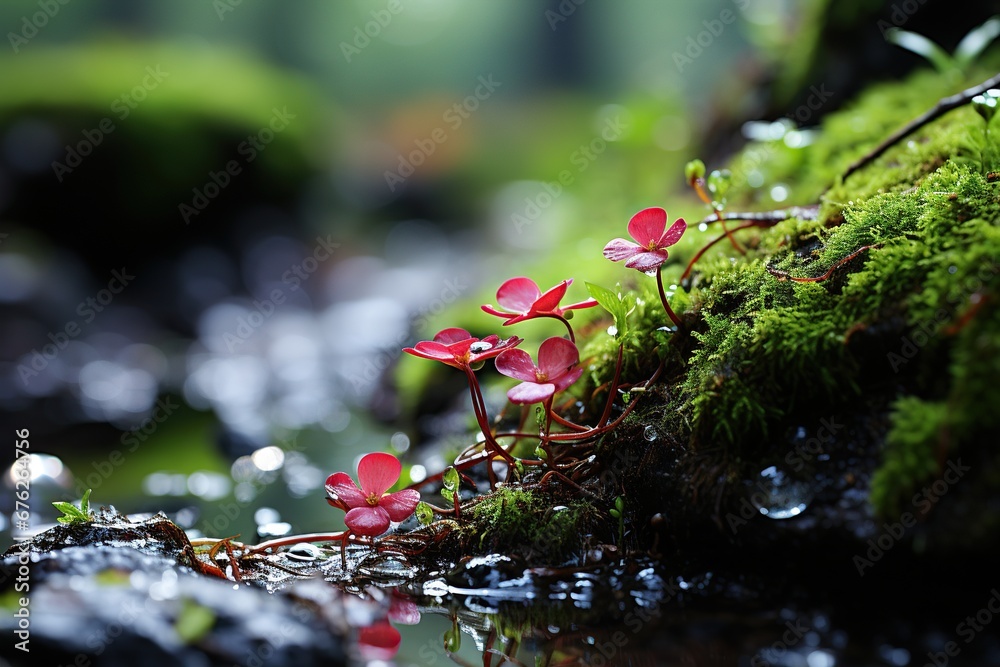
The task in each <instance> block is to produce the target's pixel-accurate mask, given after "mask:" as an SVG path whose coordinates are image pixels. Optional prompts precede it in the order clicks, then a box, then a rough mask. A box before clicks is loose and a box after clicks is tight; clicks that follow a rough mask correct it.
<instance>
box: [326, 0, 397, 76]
mask: <svg viewBox="0 0 1000 667" xmlns="http://www.w3.org/2000/svg"><path fill="white" fill-rule="evenodd" d="M404 7H405V5H404V4H403V3H402V2H401V0H389V2H388V4H387V5H386V6H385V9H373V10H372V11H371V17H372V20H371V21H368V22H367V23H365V24H364V26H355V27H354V32H353V33H352V37H353V38H354V39H352V40H351V41H350V42H341V43H340V52H341V53H343V54H344V60H346V61H347V62H348V63H350V62H351V59H352V58H354V57H355V56H357V55H359V54H360V53H361V52H362V51H364V50H365V49H366V48H367V47H368V45H369V44H371V43H372V40H373V39H375V38H377V37H378V36H379V35H381V34H382V31H383V30H384V29H385V28H387V27H388V26H389V24H390V23H392V18H393V17H394V16H396V15H397V14H401V13H402V12H403V9H404Z"/></svg>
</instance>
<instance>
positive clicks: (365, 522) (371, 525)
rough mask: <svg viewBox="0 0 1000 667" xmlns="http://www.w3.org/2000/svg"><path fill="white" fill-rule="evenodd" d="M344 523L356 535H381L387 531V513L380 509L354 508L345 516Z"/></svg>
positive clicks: (366, 506) (368, 507) (367, 506)
mask: <svg viewBox="0 0 1000 667" xmlns="http://www.w3.org/2000/svg"><path fill="white" fill-rule="evenodd" d="M344 523H346V524H347V527H348V528H350V529H351V532H353V533H355V534H357V535H370V536H375V535H381V534H382V533H384V532H385V531H387V530H389V513H388V512H386V511H385V510H384V509H382V508H381V507H377V506H376V507H371V506H369V505H365V506H364V507H355V508H354V509H352V510H351V511H350V512H348V513H347V516H345V517H344Z"/></svg>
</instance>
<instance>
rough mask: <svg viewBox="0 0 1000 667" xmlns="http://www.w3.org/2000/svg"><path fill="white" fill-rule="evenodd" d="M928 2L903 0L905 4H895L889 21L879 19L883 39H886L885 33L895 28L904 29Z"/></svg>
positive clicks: (877, 24) (925, 0)
mask: <svg viewBox="0 0 1000 667" xmlns="http://www.w3.org/2000/svg"><path fill="white" fill-rule="evenodd" d="M926 2H927V0H903V2H894V3H893V4H892V12H891V13H890V14H889V20H888V21H886V20H885V19H879V21H878V23H876V24H875V25H876V26H878V29H879V31H880V32H881V33H882V37H885V33H886V32H888V31H889V30H891V29H893V28H901V27H903V26H904V25H905V24H906V22H907V21H909V20H910V18H911V17H912V16H913V15H914V14H916V13H917V11H919V10H920V8H921V7H923V6H924V4H926Z"/></svg>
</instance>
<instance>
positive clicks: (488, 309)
mask: <svg viewBox="0 0 1000 667" xmlns="http://www.w3.org/2000/svg"><path fill="white" fill-rule="evenodd" d="M481 308H482V309H483V312H484V313H489V314H490V315H496V316H497V317H503V318H505V319H508V320H509V319H510V318H512V317H514V313H504V312H501V311H499V310H497V309H496V308H494V307H493V306H491V305H484V306H481Z"/></svg>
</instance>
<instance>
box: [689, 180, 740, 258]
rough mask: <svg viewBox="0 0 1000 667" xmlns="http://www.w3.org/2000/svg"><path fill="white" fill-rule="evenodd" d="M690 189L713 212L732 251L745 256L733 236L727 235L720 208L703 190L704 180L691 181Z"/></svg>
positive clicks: (727, 230)
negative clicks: (730, 244)
mask: <svg viewBox="0 0 1000 667" xmlns="http://www.w3.org/2000/svg"><path fill="white" fill-rule="evenodd" d="M691 187H693V188H694V191H695V192H696V193H698V198H699V199H701V200H702V201H703V202H705V203H706V204H708V205H709V206H710V207H711V208H712V211H714V213H715V219H716V220H718V221H719V223H720V224H721V225H722V231H724V232H725V233H726V238H728V239H729V242H730V243H732V244H733V249H734V250H736V252H738V253H740V254H741V255H745V254H746V251H745V250H744V249H743V248H742V247H741V246H740V244H739V243H737V242H736V239H735V238H734V237H733V235H732V234H730V233H729V229H727V228H726V221H725V219H724V218H723V217H722V208H721V207H719V206H716V205H715V202H714V201H713V200H712V196H711V195H710V194H709V193H708V191H707V190H706V189H705V179H704V178H696V179H694V180H693V181H691Z"/></svg>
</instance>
